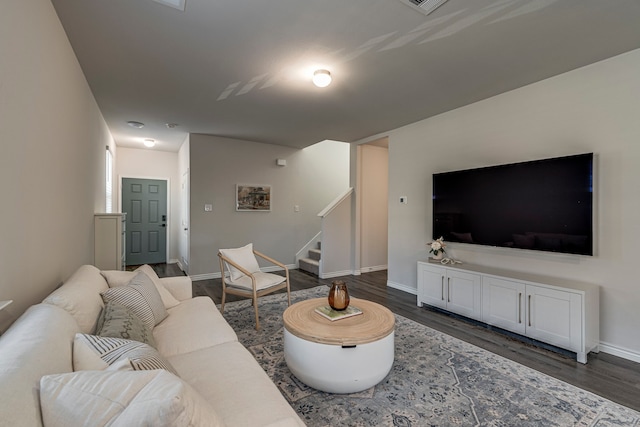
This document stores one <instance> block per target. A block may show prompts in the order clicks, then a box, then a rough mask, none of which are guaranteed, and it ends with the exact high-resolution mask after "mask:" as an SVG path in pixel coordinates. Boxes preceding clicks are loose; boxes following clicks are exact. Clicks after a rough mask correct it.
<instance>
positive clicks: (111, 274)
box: [100, 270, 136, 288]
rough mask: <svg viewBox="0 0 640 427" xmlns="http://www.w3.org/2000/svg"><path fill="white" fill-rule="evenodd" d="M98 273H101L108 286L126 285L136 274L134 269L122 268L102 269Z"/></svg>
mask: <svg viewBox="0 0 640 427" xmlns="http://www.w3.org/2000/svg"><path fill="white" fill-rule="evenodd" d="M100 274H102V277H104V279H105V280H106V281H107V284H108V285H109V287H110V288H115V287H117V286H126V285H127V284H128V283H129V282H130V281H131V279H133V278H134V277H135V275H136V273H135V272H134V271H122V270H102V271H100Z"/></svg>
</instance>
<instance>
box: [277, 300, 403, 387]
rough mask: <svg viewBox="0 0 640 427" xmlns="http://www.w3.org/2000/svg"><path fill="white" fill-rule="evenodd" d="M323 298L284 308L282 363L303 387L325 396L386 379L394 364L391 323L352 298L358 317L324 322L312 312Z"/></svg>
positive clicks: (382, 311) (376, 308) (383, 311)
mask: <svg viewBox="0 0 640 427" xmlns="http://www.w3.org/2000/svg"><path fill="white" fill-rule="evenodd" d="M322 305H327V299H326V298H315V299H311V300H306V301H302V302H299V303H296V304H294V305H292V306H291V307H289V308H287V309H286V310H285V312H284V314H283V315H282V317H283V320H284V358H285V361H286V362H287V366H288V367H289V369H290V370H291V372H292V373H293V374H294V375H295V376H296V377H297V378H298V379H299V380H300V381H302V382H303V383H305V384H307V385H308V386H310V387H313V388H315V389H318V390H322V391H326V392H328V393H356V392H359V391H362V390H366V389H368V388H370V387H373V386H374V385H376V384H378V383H379V382H380V381H382V379H383V378H384V377H386V376H387V374H388V373H389V371H390V370H391V366H392V365H393V358H394V327H395V317H394V316H393V313H392V312H391V311H389V310H388V309H387V308H385V307H383V306H381V305H380V304H376V303H374V302H371V301H367V300H362V299H356V298H351V304H350V305H353V306H355V307H358V308H359V309H361V310H362V314H359V315H357V316H353V317H349V318H346V319H340V320H334V321H331V320H328V319H326V318H325V317H323V316H322V315H320V314H318V313H316V312H315V309H316V308H317V307H319V306H322Z"/></svg>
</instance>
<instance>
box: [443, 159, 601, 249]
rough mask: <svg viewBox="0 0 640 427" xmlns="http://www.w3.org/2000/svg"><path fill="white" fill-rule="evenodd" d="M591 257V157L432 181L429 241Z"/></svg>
mask: <svg viewBox="0 0 640 427" xmlns="http://www.w3.org/2000/svg"><path fill="white" fill-rule="evenodd" d="M441 236H442V237H444V239H445V241H449V242H462V243H470V244H478V245H488V246H500V247H509V248H519V249H529V250H538V251H550V252H561V253H569V254H579V255H593V153H588V154H579V155H574V156H567V157H558V158H553V159H544V160H536V161H529V162H523V163H514V164H507V165H500V166H491V167H484V168H478V169H468V170H460V171H454V172H444V173H436V174H434V175H433V238H434V239H437V238H439V237H441Z"/></svg>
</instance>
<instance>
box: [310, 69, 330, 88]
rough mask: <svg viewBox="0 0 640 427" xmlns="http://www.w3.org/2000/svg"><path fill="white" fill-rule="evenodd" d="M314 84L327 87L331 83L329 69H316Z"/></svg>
mask: <svg viewBox="0 0 640 427" xmlns="http://www.w3.org/2000/svg"><path fill="white" fill-rule="evenodd" d="M313 84H314V85H316V86H318V87H327V86H329V84H331V73H330V72H329V70H316V71H315V72H314V73H313Z"/></svg>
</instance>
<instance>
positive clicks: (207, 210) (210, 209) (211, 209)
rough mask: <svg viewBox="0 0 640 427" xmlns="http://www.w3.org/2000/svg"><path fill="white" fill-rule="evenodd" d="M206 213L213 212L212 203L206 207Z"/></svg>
mask: <svg viewBox="0 0 640 427" xmlns="http://www.w3.org/2000/svg"><path fill="white" fill-rule="evenodd" d="M204 211H205V212H211V211H213V205H212V204H210V203H207V204H206V205H204Z"/></svg>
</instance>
